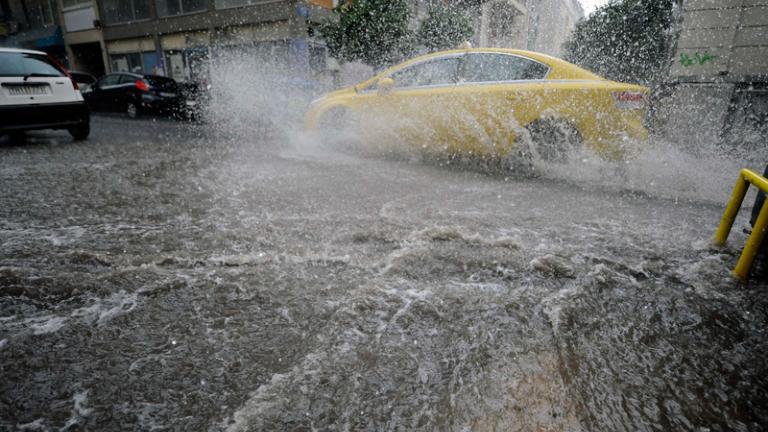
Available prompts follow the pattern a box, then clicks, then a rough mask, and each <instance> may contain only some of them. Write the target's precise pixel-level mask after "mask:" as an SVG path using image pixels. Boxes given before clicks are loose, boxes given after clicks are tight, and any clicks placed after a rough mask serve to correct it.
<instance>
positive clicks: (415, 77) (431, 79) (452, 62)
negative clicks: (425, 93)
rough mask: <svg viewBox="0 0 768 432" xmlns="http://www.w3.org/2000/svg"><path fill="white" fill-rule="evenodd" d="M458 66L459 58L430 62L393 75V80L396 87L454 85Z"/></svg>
mask: <svg viewBox="0 0 768 432" xmlns="http://www.w3.org/2000/svg"><path fill="white" fill-rule="evenodd" d="M458 65H459V58H458V57H448V58H440V59H436V60H429V61H426V62H423V63H419V64H415V65H413V66H409V67H406V68H405V69H401V70H399V71H397V72H395V73H393V74H392V79H393V80H395V87H422V86H433V85H449V84H454V83H455V82H456V69H457V67H458Z"/></svg>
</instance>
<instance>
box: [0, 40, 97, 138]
mask: <svg viewBox="0 0 768 432" xmlns="http://www.w3.org/2000/svg"><path fill="white" fill-rule="evenodd" d="M33 129H66V130H67V131H69V133H70V135H72V137H74V138H75V139H76V140H83V139H86V138H88V135H89V134H90V130H91V129H90V114H89V112H88V107H87V106H86V104H85V102H84V101H83V97H82V95H81V94H80V90H79V89H78V85H77V83H76V82H75V80H73V79H72V77H70V76H68V75H67V72H66V70H65V69H64V68H63V67H62V66H61V65H59V64H57V63H56V62H54V61H53V60H51V59H50V58H48V56H47V55H46V54H45V53H44V52H40V51H32V50H23V49H12V48H0V135H4V134H19V133H23V132H24V131H27V130H33Z"/></svg>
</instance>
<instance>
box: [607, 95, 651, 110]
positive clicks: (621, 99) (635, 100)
mask: <svg viewBox="0 0 768 432" xmlns="http://www.w3.org/2000/svg"><path fill="white" fill-rule="evenodd" d="M611 96H613V103H614V104H615V105H616V108H621V109H643V108H645V106H646V97H645V93H640V92H633V91H622V92H613V93H611Z"/></svg>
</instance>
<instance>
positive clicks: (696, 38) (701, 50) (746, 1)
mask: <svg viewBox="0 0 768 432" xmlns="http://www.w3.org/2000/svg"><path fill="white" fill-rule="evenodd" d="M679 15H680V19H679V22H680V25H679V32H678V35H677V36H676V49H675V50H674V55H673V57H672V59H671V61H670V72H669V91H668V95H667V96H666V97H665V98H664V100H663V103H662V104H661V108H662V109H663V117H665V118H667V119H669V120H668V121H667V122H666V124H665V132H666V134H667V135H668V136H670V137H671V138H673V139H674V140H675V141H676V142H680V143H691V145H692V146H701V145H703V144H704V143H712V142H721V143H723V142H727V143H731V144H738V145H744V146H746V148H747V149H749V148H751V147H754V149H756V150H759V151H761V152H762V154H763V155H765V156H766V157H768V153H767V152H766V151H765V149H766V145H765V143H766V141H768V0H728V1H722V0H683V1H682V2H681V4H680V8H679ZM750 146H751V147H750Z"/></svg>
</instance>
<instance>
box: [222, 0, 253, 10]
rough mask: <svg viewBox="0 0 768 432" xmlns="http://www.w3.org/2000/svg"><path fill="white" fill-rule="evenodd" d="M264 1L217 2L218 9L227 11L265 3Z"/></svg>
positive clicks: (232, 0) (230, 0)
mask: <svg viewBox="0 0 768 432" xmlns="http://www.w3.org/2000/svg"><path fill="white" fill-rule="evenodd" d="M263 2H264V0H216V9H226V8H233V7H239V6H248V5H252V4H256V3H263Z"/></svg>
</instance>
